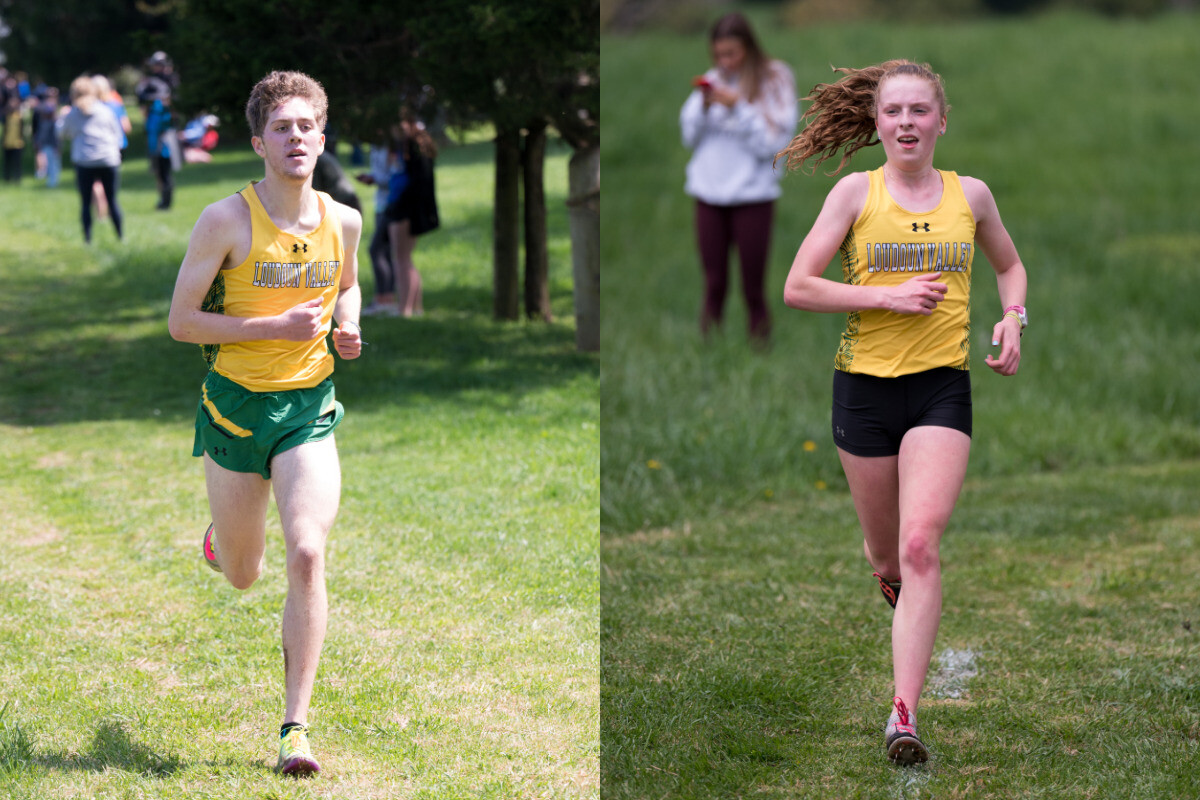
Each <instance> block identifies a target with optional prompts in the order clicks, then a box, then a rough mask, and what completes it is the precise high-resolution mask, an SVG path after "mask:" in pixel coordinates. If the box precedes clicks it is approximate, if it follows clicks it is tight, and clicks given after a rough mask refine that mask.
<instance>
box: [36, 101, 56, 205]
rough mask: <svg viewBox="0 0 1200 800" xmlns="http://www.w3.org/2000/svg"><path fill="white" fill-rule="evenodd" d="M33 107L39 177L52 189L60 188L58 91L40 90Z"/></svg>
mask: <svg viewBox="0 0 1200 800" xmlns="http://www.w3.org/2000/svg"><path fill="white" fill-rule="evenodd" d="M39 92H40V94H39V95H38V97H37V103H36V104H35V105H34V107H33V146H34V147H35V148H36V149H37V156H36V158H37V177H38V178H45V179H46V185H47V186H48V187H50V188H52V189H53V188H54V187H55V186H58V178H59V175H60V174H61V173H62V152H61V151H60V149H59V144H58V130H57V129H56V128H55V125H54V122H55V120H57V119H58V89H56V88H54V87H53V86H49V87H46V88H44V89H40V90H39Z"/></svg>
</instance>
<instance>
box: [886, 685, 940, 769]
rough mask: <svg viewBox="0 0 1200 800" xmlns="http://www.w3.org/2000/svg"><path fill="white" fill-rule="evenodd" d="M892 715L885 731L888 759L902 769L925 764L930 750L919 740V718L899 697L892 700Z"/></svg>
mask: <svg viewBox="0 0 1200 800" xmlns="http://www.w3.org/2000/svg"><path fill="white" fill-rule="evenodd" d="M892 708H893V710H892V715H891V716H890V717H888V723H887V727H886V728H885V729H884V731H883V736H884V744H885V746H886V747H887V757H888V758H889V759H891V760H892V761H894V762H895V763H897V764H899V765H900V766H902V767H907V766H909V765H911V764H923V763H925V762H926V761H928V760H929V750H928V749H927V748H926V747H925V745H924V744H922V743H921V740H920V739H919V738H917V718H916V716H915V715H914V714H911V713H909V710H908V706H906V705H904V701H903V700H901V699H900V698H899V697H894V698H892Z"/></svg>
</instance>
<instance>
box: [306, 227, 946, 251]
mask: <svg viewBox="0 0 1200 800" xmlns="http://www.w3.org/2000/svg"><path fill="white" fill-rule="evenodd" d="M916 229H917V223H915V222H914V223H913V230H914V231H915V230H916ZM925 230H929V226H928V225H926V226H925ZM301 247H303V248H304V252H306V253H307V252H308V243H307V242H305V243H303V244H294V245H292V252H293V253H299V252H300V248H301Z"/></svg>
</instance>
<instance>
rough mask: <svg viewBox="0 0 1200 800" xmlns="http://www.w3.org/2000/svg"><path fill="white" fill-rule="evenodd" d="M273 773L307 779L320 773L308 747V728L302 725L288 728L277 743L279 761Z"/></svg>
mask: <svg viewBox="0 0 1200 800" xmlns="http://www.w3.org/2000/svg"><path fill="white" fill-rule="evenodd" d="M275 771H276V772H278V773H279V774H281V775H293V776H295V777H297V778H307V777H309V776H310V775H316V774H317V773H318V772H320V771H321V765H320V764H318V763H317V760H316V759H315V758H313V754H312V748H310V747H309V746H308V728H306V727H304V726H303V725H300V726H297V727H295V728H289V729H288V732H287V733H285V734H284V735H283V738H282V739H281V740H280V742H279V761H277V762H276V763H275Z"/></svg>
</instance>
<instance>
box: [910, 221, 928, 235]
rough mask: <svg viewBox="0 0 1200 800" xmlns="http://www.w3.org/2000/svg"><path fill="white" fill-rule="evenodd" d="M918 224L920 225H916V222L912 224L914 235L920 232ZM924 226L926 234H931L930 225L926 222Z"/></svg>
mask: <svg viewBox="0 0 1200 800" xmlns="http://www.w3.org/2000/svg"><path fill="white" fill-rule="evenodd" d="M917 224H918V223H916V222H914V223H913V224H912V226H913V233H916V232H917V230H918V228H917ZM924 225H925V232H926V233H929V223H928V222H926V223H924Z"/></svg>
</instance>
